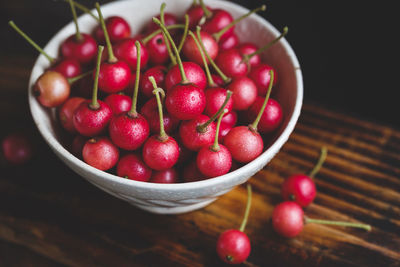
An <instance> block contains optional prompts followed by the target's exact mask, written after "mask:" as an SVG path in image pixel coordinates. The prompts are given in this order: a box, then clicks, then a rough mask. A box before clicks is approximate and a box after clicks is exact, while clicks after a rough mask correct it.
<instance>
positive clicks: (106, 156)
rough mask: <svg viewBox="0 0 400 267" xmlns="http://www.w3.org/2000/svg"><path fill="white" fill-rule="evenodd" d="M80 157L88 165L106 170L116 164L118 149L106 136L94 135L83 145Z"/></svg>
mask: <svg viewBox="0 0 400 267" xmlns="http://www.w3.org/2000/svg"><path fill="white" fill-rule="evenodd" d="M82 157H83V160H84V161H85V162H86V163H87V164H89V165H90V166H92V167H95V168H96V169H99V170H102V171H106V170H109V169H111V168H112V167H114V166H115V164H117V162H118V159H119V150H118V148H117V147H116V146H115V145H114V144H113V143H112V142H111V140H110V139H108V138H107V137H95V138H91V139H89V140H88V141H87V142H86V144H85V145H84V146H83V150H82Z"/></svg>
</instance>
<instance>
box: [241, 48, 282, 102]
mask: <svg viewBox="0 0 400 267" xmlns="http://www.w3.org/2000/svg"><path fill="white" fill-rule="evenodd" d="M238 50H239V53H240V54H242V55H251V54H252V53H254V52H256V51H257V50H258V46H256V45H255V44H253V43H250V42H246V43H241V44H240V45H239V47H238ZM260 62H261V58H260V55H254V56H252V57H251V58H250V59H249V65H250V67H251V70H253V67H255V66H257V65H259V64H260ZM268 76H269V75H268ZM275 78H276V73H275ZM275 81H276V79H275ZM266 88H268V86H266ZM265 93H266V92H264V94H263V95H265Z"/></svg>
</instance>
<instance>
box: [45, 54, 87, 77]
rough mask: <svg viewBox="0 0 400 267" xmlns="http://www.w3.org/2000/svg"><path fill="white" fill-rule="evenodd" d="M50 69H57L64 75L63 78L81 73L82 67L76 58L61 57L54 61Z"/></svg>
mask: <svg viewBox="0 0 400 267" xmlns="http://www.w3.org/2000/svg"><path fill="white" fill-rule="evenodd" d="M50 69H51V70H54V71H57V72H59V73H61V74H62V75H64V76H65V78H73V77H76V76H78V75H80V74H82V67H81V65H80V63H79V62H78V61H77V60H76V59H72V58H69V59H63V60H60V61H58V62H56V63H55V64H54V65H53V66H52V67H51V68H50Z"/></svg>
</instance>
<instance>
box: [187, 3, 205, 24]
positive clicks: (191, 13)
mask: <svg viewBox="0 0 400 267" xmlns="http://www.w3.org/2000/svg"><path fill="white" fill-rule="evenodd" d="M206 8H207V9H208V10H209V9H210V8H209V7H206ZM186 14H187V15H188V17H189V28H190V29H194V28H195V27H196V26H197V25H198V24H199V22H200V20H201V19H202V18H203V17H204V11H203V8H202V7H201V5H198V4H197V3H193V4H192V5H191V6H190V8H189V9H188V10H186Z"/></svg>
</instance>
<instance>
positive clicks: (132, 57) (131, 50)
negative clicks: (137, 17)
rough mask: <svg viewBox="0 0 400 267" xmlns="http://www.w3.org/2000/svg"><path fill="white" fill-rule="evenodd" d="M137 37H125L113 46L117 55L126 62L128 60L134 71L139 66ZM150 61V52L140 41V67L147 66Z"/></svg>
mask: <svg viewBox="0 0 400 267" xmlns="http://www.w3.org/2000/svg"><path fill="white" fill-rule="evenodd" d="M136 41H137V39H135V38H128V39H125V40H123V41H121V42H119V43H117V44H116V45H114V47H113V49H114V50H113V51H114V54H115V56H116V57H117V58H118V59H119V60H122V61H124V62H126V63H127V64H128V65H129V67H130V68H131V70H132V71H135V70H136V66H137V52H136V45H135V42H136ZM148 61H149V54H148V53H147V49H146V47H145V46H144V45H143V44H142V43H141V42H140V69H144V67H146V65H147V62H148Z"/></svg>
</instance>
